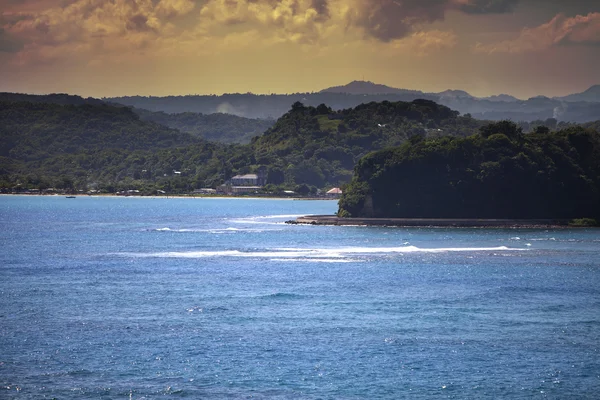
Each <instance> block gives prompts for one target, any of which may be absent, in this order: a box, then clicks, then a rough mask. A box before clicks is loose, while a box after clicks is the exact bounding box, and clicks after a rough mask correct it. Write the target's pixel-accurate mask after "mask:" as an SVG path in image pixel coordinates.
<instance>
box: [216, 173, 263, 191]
mask: <svg viewBox="0 0 600 400" xmlns="http://www.w3.org/2000/svg"><path fill="white" fill-rule="evenodd" d="M266 184H267V171H266V169H265V168H261V169H259V170H258V172H257V173H256V174H245V175H236V176H234V177H232V178H231V179H229V180H228V181H227V182H225V184H223V185H221V186H219V187H218V188H217V192H218V193H222V194H247V193H256V192H258V191H260V190H261V189H262V187H263V186H265V185H266Z"/></svg>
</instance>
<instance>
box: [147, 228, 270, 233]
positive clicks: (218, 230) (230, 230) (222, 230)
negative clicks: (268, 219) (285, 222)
mask: <svg viewBox="0 0 600 400" xmlns="http://www.w3.org/2000/svg"><path fill="white" fill-rule="evenodd" d="M152 230H153V231H155V232H180V233H186V232H187V233H189V232H192V233H193V232H198V233H236V232H251V233H261V232H273V231H280V230H281V229H256V228H213V229H193V228H184V229H171V228H158V229H152Z"/></svg>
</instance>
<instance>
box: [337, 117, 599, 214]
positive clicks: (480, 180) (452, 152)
mask: <svg viewBox="0 0 600 400" xmlns="http://www.w3.org/2000/svg"><path fill="white" fill-rule="evenodd" d="M339 215H341V216H352V217H366V216H368V217H407V218H410V217H425V218H426V217H429V218H434V217H439V218H596V219H598V218H599V217H600V134H599V133H598V132H597V131H593V130H589V129H585V128H583V127H572V128H568V129H565V130H562V131H558V132H550V131H549V130H548V129H545V128H538V129H537V130H536V132H533V133H530V134H523V133H522V132H521V130H520V129H518V128H517V126H516V125H514V124H513V123H510V122H506V121H504V122H500V123H495V124H491V125H487V126H484V127H482V128H481V130H480V133H479V134H477V135H473V136H469V137H444V138H435V139H423V138H421V137H415V138H413V139H411V140H410V141H408V142H407V143H405V144H403V145H402V146H399V147H396V148H391V149H386V150H382V151H379V152H375V153H372V154H369V155H368V156H366V157H364V158H363V159H361V160H360V161H359V162H358V164H357V166H356V168H355V175H354V177H353V180H352V183H351V184H350V185H348V187H347V188H346V190H345V191H344V194H343V197H342V199H341V201H340V210H339Z"/></svg>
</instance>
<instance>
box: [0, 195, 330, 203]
mask: <svg viewBox="0 0 600 400" xmlns="http://www.w3.org/2000/svg"><path fill="white" fill-rule="evenodd" d="M0 196H21V197H62V198H66V197H68V196H74V197H75V198H88V197H89V198H102V197H106V198H123V199H128V198H129V199H230V200H304V201H315V200H325V201H333V200H335V201H338V200H339V199H336V198H327V197H280V196H219V195H215V196H212V195H209V196H206V195H204V196H203V195H184V194H175V195H172V196H167V195H160V196H157V195H152V196H142V195H127V196H123V195H117V194H112V193H102V194H98V193H96V194H87V193H84V194H66V193H63V194H39V193H35V194H34V193H27V194H26V193H0Z"/></svg>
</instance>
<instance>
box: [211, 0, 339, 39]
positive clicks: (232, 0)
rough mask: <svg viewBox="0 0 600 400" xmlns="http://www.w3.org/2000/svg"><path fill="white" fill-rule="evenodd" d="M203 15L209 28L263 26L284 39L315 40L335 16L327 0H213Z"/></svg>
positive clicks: (250, 27) (254, 27)
mask: <svg viewBox="0 0 600 400" xmlns="http://www.w3.org/2000/svg"><path fill="white" fill-rule="evenodd" d="M200 19H201V21H200V22H201V27H203V28H204V29H206V30H209V31H210V30H211V28H212V30H219V29H222V27H223V26H231V27H234V26H236V25H240V26H246V29H248V30H253V29H256V28H257V27H259V28H264V29H267V30H269V31H270V33H271V34H272V35H274V36H276V37H279V38H280V39H281V40H284V41H292V42H299V43H315V42H316V41H318V39H319V37H320V33H321V32H322V30H323V29H324V25H325V23H326V22H329V21H330V20H331V16H330V14H329V3H328V2H327V0H281V1H275V0H209V1H208V2H207V3H206V4H204V6H203V7H202V9H201V11H200ZM232 29H234V30H235V29H244V28H243V27H242V28H232Z"/></svg>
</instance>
